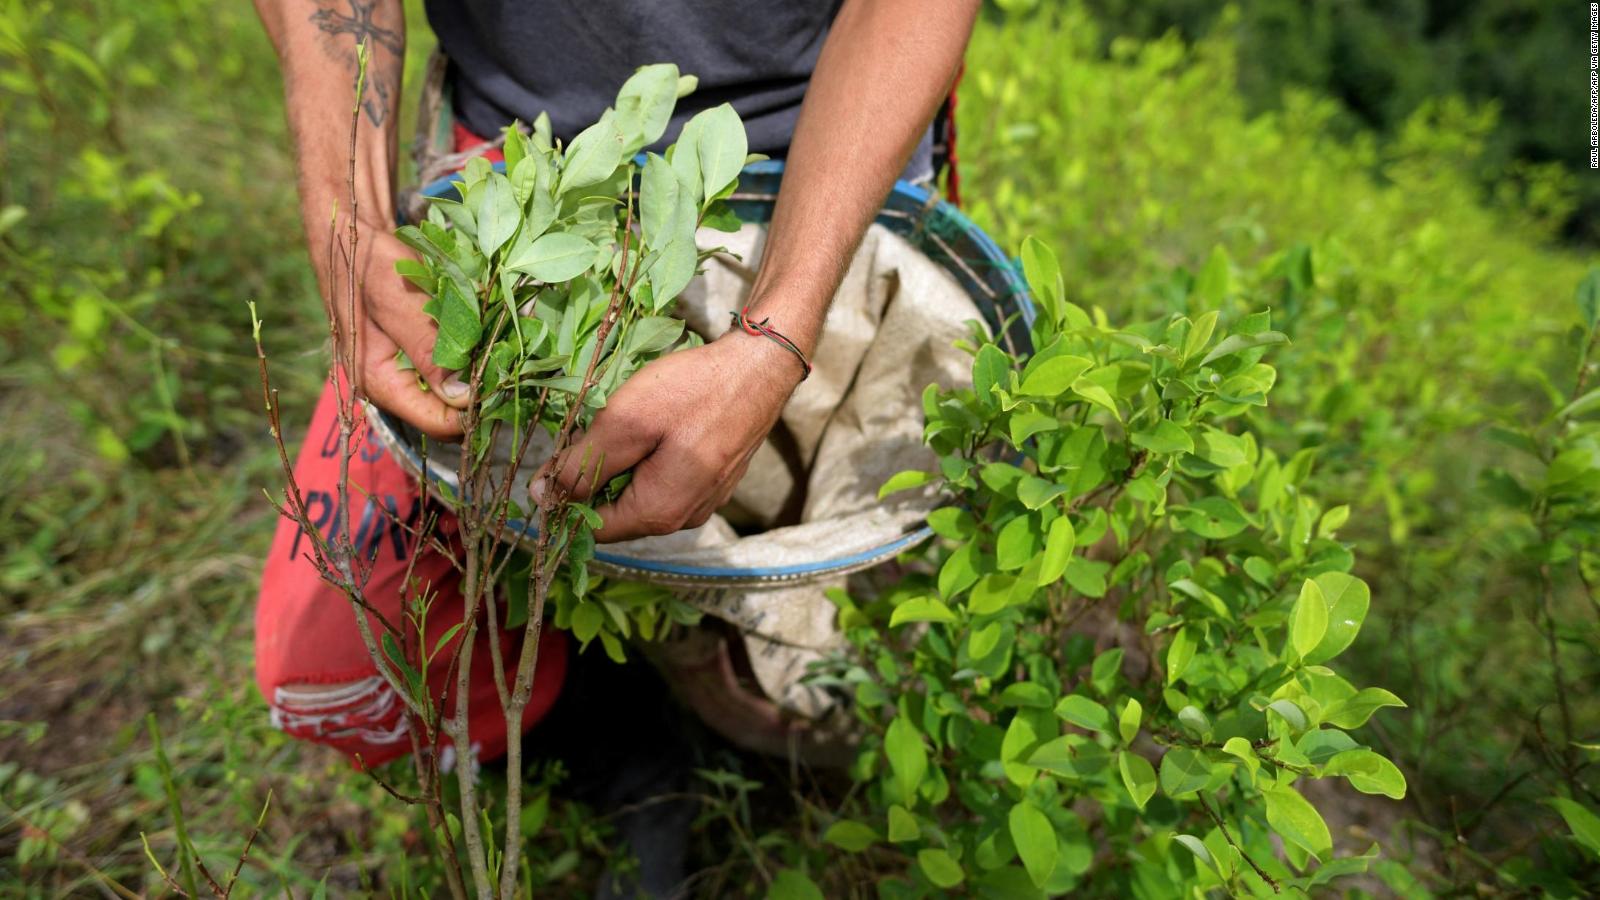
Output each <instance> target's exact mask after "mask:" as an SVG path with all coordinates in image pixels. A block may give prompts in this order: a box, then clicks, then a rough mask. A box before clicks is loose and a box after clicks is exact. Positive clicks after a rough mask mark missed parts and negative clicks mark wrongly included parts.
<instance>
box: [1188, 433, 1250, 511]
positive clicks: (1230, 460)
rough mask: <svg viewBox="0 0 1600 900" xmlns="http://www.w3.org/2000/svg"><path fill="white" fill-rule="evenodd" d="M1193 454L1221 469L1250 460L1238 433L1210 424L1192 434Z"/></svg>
mask: <svg viewBox="0 0 1600 900" xmlns="http://www.w3.org/2000/svg"><path fill="white" fill-rule="evenodd" d="M1194 455H1195V456H1198V457H1200V458H1201V459H1203V460H1205V461H1206V462H1208V463H1211V464H1212V465H1214V466H1216V467H1218V468H1222V469H1231V468H1233V467H1234V466H1238V465H1243V464H1244V463H1247V462H1249V461H1250V457H1249V456H1248V455H1247V454H1246V452H1245V443H1244V441H1243V440H1242V439H1241V438H1240V437H1239V436H1238V435H1235V434H1229V433H1228V432H1226V431H1222V430H1221V429H1217V428H1212V427H1210V426H1206V427H1205V428H1203V429H1201V431H1200V432H1199V433H1198V434H1196V435H1195V436H1194ZM1216 499H1221V498H1216Z"/></svg>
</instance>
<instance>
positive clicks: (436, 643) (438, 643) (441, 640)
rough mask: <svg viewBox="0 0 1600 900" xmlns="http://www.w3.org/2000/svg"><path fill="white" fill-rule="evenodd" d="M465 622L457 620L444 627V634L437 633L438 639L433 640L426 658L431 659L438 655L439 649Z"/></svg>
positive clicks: (441, 648)
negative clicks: (430, 651)
mask: <svg viewBox="0 0 1600 900" xmlns="http://www.w3.org/2000/svg"><path fill="white" fill-rule="evenodd" d="M465 624H466V623H465V622H457V623H455V624H454V625H451V626H450V627H449V628H447V629H445V632H444V634H441V635H439V639H438V640H436V641H434V642H433V652H432V653H430V654H428V658H429V659H433V658H434V657H435V656H438V655H439V651H440V650H443V649H444V645H445V644H448V643H450V639H451V638H453V637H455V636H456V633H457V632H459V631H460V630H461V626H463V625H465Z"/></svg>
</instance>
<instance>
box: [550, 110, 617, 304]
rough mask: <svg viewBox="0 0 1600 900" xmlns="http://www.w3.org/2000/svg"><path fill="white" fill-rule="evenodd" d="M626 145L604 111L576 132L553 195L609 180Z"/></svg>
mask: <svg viewBox="0 0 1600 900" xmlns="http://www.w3.org/2000/svg"><path fill="white" fill-rule="evenodd" d="M625 142H626V138H624V136H623V134H622V129H620V128H618V127H617V117H616V113H615V112H613V111H612V110H609V109H608V110H606V111H605V112H604V113H602V114H601V115H600V120H599V121H598V122H595V123H594V124H593V125H590V126H589V127H588V128H585V129H584V130H583V131H581V132H579V133H578V136H577V137H575V138H573V139H572V143H571V144H569V145H568V146H567V153H566V163H565V165H564V166H563V167H562V169H561V187H560V188H559V190H557V192H556V193H558V194H560V195H566V194H567V193H569V192H571V191H574V190H577V189H579V188H585V187H589V186H590V185H595V184H599V183H600V182H602V181H605V180H606V179H607V178H610V177H611V173H613V172H615V171H616V170H617V166H619V165H621V164H622V161H623V152H622V151H623V149H624V144H625ZM544 280H546V281H552V280H554V281H565V280H566V279H563V278H557V279H549V278H546V279H544Z"/></svg>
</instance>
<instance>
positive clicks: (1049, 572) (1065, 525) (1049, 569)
mask: <svg viewBox="0 0 1600 900" xmlns="http://www.w3.org/2000/svg"><path fill="white" fill-rule="evenodd" d="M1077 540H1078V537H1077V534H1076V532H1075V531H1074V530H1073V527H1072V520H1071V519H1070V518H1068V517H1066V516H1058V517H1056V518H1055V519H1054V520H1052V521H1051V522H1050V530H1049V532H1048V533H1047V534H1046V535H1045V539H1044V555H1043V556H1042V557H1041V558H1040V560H1039V586H1040V587H1044V586H1046V585H1051V584H1055V583H1056V582H1057V581H1059V580H1060V579H1061V577H1062V576H1063V575H1064V574H1066V571H1067V565H1068V564H1069V563H1071V562H1072V549H1073V547H1074V545H1075V544H1076V543H1077Z"/></svg>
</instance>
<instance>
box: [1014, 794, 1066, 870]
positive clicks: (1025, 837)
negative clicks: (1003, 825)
mask: <svg viewBox="0 0 1600 900" xmlns="http://www.w3.org/2000/svg"><path fill="white" fill-rule="evenodd" d="M1006 819H1007V824H1008V825H1009V826H1010V831H1011V843H1012V844H1014V845H1015V846H1016V848H1017V855H1018V856H1020V857H1022V866H1023V868H1025V869H1027V870H1028V878H1029V879H1031V880H1032V881H1033V884H1034V887H1038V888H1043V887H1044V886H1045V883H1046V882H1047V881H1048V880H1049V879H1050V873H1051V872H1054V871H1055V868H1056V855H1057V853H1058V850H1057V845H1056V830H1055V828H1054V827H1052V826H1051V824H1050V818H1049V817H1048V816H1046V815H1045V814H1044V812H1043V811H1041V810H1040V809H1039V808H1038V807H1036V806H1034V805H1033V804H1031V803H1028V802H1026V801H1024V802H1022V803H1018V804H1016V805H1014V806H1012V807H1011V812H1010V814H1009V815H1008V816H1007V817H1006Z"/></svg>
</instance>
